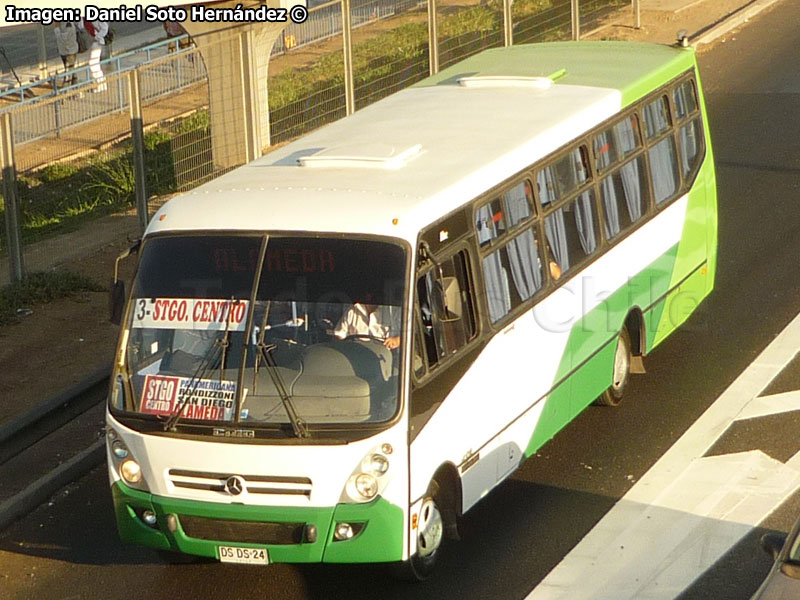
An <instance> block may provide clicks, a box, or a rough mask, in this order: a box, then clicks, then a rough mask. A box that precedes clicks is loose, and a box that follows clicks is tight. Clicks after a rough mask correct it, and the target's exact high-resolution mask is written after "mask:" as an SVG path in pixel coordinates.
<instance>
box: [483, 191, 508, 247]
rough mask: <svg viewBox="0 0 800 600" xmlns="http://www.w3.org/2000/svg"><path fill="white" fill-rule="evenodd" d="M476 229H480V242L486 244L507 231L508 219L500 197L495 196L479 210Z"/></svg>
mask: <svg viewBox="0 0 800 600" xmlns="http://www.w3.org/2000/svg"><path fill="white" fill-rule="evenodd" d="M476 229H477V231H478V244H479V245H480V246H486V245H487V244H490V243H491V242H492V240H494V239H497V238H499V237H500V236H502V235H503V234H504V233H505V231H506V221H505V217H504V215H503V208H502V205H501V203H500V198H495V199H494V200H492V201H491V202H489V203H488V204H485V205H484V206H483V207H481V209H480V210H479V211H478V217H477V223H476Z"/></svg>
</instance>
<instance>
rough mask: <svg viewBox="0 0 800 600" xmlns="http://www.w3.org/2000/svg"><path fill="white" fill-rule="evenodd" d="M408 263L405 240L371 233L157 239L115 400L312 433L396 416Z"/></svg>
mask: <svg viewBox="0 0 800 600" xmlns="http://www.w3.org/2000/svg"><path fill="white" fill-rule="evenodd" d="M405 263H406V253H405V251H404V249H403V248H402V247H401V246H399V245H398V244H394V243H389V242H379V241H370V240H358V239H343V238H319V237H267V236H260V235H204V236H198V235H181V236H164V237H156V238H153V239H150V240H148V241H147V242H146V243H145V244H144V246H143V249H142V253H141V260H140V264H139V270H138V274H137V277H136V281H135V283H134V288H133V294H132V299H131V303H132V306H131V309H130V315H129V317H128V323H127V326H128V334H127V339H126V340H125V346H124V352H125V370H126V375H127V377H126V379H127V380H128V381H129V382H130V384H131V385H130V387H128V388H127V390H128V393H125V394H121V395H120V394H117V395H116V396H114V398H112V408H114V409H116V410H119V411H123V412H127V413H135V414H137V415H139V416H144V415H149V416H150V417H151V418H153V419H158V420H161V421H163V422H164V423H165V424H167V426H165V427H164V429H169V428H174V426H175V425H176V424H177V423H178V422H181V423H187V422H191V423H192V424H193V425H198V424H200V425H213V426H220V425H222V426H225V425H231V424H234V423H235V424H237V426H239V425H243V426H246V427H248V428H251V427H252V428H258V427H264V428H270V427H272V428H281V429H290V430H294V433H295V434H296V435H298V436H301V437H302V435H304V434H305V433H306V427H308V428H310V429H312V430H313V427H314V425H315V424H317V425H321V424H325V425H332V424H346V425H354V424H358V423H370V422H371V423H375V422H382V421H388V420H390V419H391V418H392V417H393V416H394V415H395V414H396V413H397V410H398V406H399V402H398V397H399V389H400V385H399V371H400V357H401V356H402V354H401V347H400V346H401V344H400V340H401V332H402V330H403V329H402V310H401V309H402V304H403V297H404V273H405ZM256 285H257V286H258V289H257V291H256V293H255V295H254V294H253V287H254V286H256ZM253 299H255V301H253ZM251 303H252V306H251ZM131 392H132V393H131ZM120 396H122V397H120ZM131 396H132V397H131ZM237 413H238V414H237Z"/></svg>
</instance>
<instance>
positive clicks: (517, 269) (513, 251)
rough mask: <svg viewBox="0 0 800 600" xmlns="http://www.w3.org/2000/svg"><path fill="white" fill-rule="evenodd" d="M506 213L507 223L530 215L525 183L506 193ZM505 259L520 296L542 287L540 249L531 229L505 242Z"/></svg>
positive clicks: (525, 295)
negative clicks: (506, 253) (506, 258)
mask: <svg viewBox="0 0 800 600" xmlns="http://www.w3.org/2000/svg"><path fill="white" fill-rule="evenodd" d="M504 197H505V201H506V213H507V214H508V220H509V225H510V226H512V227H513V226H514V225H516V224H517V223H520V222H522V221H524V220H525V219H527V218H528V217H530V215H531V208H530V204H529V202H528V196H527V186H526V184H524V183H521V184H519V185H518V186H516V187H515V188H514V189H512V190H509V191H508V192H506V194H505V196H504ZM506 252H508V262H509V264H510V265H511V277H512V278H513V280H514V285H515V286H516V288H517V293H518V294H519V297H520V298H521V299H522V300H527V299H528V298H530V297H531V296H533V295H534V294H535V293H536V291H537V290H538V289H539V288H540V287H542V272H541V266H540V262H539V253H538V251H537V249H536V240H535V238H534V236H533V230H531V229H527V230H526V231H524V232H523V233H521V234H520V235H518V236H517V237H516V238H514V239H513V240H511V241H510V242H509V243H508V245H507V246H506Z"/></svg>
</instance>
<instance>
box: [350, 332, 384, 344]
mask: <svg viewBox="0 0 800 600" xmlns="http://www.w3.org/2000/svg"><path fill="white" fill-rule="evenodd" d="M348 340H367V341H370V342H378V343H379V344H383V340H382V339H381V338H379V337H375V336H374V335H371V334H369V333H354V334H353V335H348V336H347V337H345V338H344V339H343V340H342V341H343V342H346V341H348Z"/></svg>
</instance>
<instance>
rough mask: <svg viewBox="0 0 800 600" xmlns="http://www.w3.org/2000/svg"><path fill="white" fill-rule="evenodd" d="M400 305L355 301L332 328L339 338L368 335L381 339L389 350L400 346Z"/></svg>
mask: <svg viewBox="0 0 800 600" xmlns="http://www.w3.org/2000/svg"><path fill="white" fill-rule="evenodd" d="M400 323H401V318H400V307H399V306H387V305H383V304H366V303H361V302H356V303H355V304H353V305H352V306H351V307H350V308H349V309H347V310H346V311H345V313H344V314H343V315H342V318H341V319H339V323H338V324H337V325H336V328H335V329H334V330H333V335H335V336H336V337H337V338H339V339H340V340H343V339H345V338H346V337H348V336H351V335H368V336H371V337H374V338H376V339H379V340H381V341H383V345H384V346H386V347H387V348H388V349H389V350H394V349H395V348H397V347H399V346H400Z"/></svg>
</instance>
